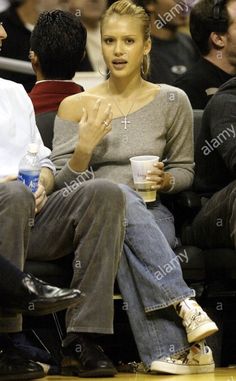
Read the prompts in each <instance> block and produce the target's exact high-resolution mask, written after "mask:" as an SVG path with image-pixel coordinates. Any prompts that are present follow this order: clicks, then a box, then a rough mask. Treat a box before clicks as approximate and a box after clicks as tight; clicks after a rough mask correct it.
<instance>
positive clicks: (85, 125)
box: [78, 99, 113, 154]
mask: <svg viewBox="0 0 236 381" xmlns="http://www.w3.org/2000/svg"><path fill="white" fill-rule="evenodd" d="M112 116H113V114H112V111H111V105H110V104H108V105H107V103H105V101H102V100H101V99H98V100H97V101H96V102H95V104H94V106H93V107H92V109H91V111H89V112H88V111H87V109H85V108H83V113H82V117H81V119H80V122H79V139H78V146H79V149H80V150H82V151H83V152H86V153H88V154H91V153H92V152H93V150H94V149H95V147H96V146H97V145H98V144H99V143H100V142H101V140H102V139H103V138H104V136H106V135H107V134H108V133H109V132H110V131H111V121H112Z"/></svg>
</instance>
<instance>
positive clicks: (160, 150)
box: [51, 85, 194, 193]
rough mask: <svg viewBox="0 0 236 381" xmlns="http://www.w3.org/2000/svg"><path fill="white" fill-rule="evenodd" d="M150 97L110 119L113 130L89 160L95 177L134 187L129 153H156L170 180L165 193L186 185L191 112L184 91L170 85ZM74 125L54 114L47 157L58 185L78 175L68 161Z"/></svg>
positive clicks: (189, 170)
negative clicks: (54, 118)
mask: <svg viewBox="0 0 236 381" xmlns="http://www.w3.org/2000/svg"><path fill="white" fill-rule="evenodd" d="M160 86H161V89H160V91H159V92H158V93H157V95H156V96H155V98H154V99H153V100H152V101H151V102H149V103H148V104H146V105H144V106H143V107H141V108H140V109H139V110H137V111H135V112H132V113H130V114H129V115H128V117H127V118H128V120H129V122H130V123H129V124H128V125H127V129H125V128H124V124H123V123H122V121H123V120H124V117H119V118H115V119H113V121H112V131H111V132H110V133H109V134H108V135H106V137H105V138H104V139H103V141H102V142H101V143H100V144H99V145H98V146H97V147H96V149H95V151H94V153H93V156H92V159H91V163H90V165H91V166H92V168H93V171H94V173H95V176H96V178H106V179H109V180H112V181H114V182H116V183H123V184H127V185H130V186H131V187H133V181H132V174H131V167H130V161H129V158H130V157H132V156H137V155H157V156H160V159H161V160H165V159H166V160H167V161H166V165H165V170H166V171H167V172H170V173H171V174H172V175H173V176H174V178H175V182H174V185H173V187H172V189H171V190H170V193H176V192H179V191H181V190H183V189H186V188H188V187H190V186H191V184H192V182H193V175H194V171H193V168H194V163H193V131H192V125H193V116H192V109H191V106H190V103H189V100H188V98H187V96H186V94H185V93H184V92H183V91H182V90H180V89H178V88H175V87H172V86H168V85H160ZM78 128H79V127H78V124H77V123H73V122H70V121H65V120H62V119H60V118H58V117H56V120H55V126H54V140H53V151H52V156H51V159H52V161H53V163H54V164H55V166H56V168H57V171H58V172H57V176H56V184H57V187H58V188H62V187H63V186H65V183H67V184H68V185H69V184H70V183H71V182H72V181H73V180H74V179H76V177H78V175H79V174H78V173H76V172H74V171H72V170H71V169H70V167H69V165H68V164H67V162H68V160H69V159H70V157H71V155H72V153H73V151H74V148H75V145H76V143H77V139H78Z"/></svg>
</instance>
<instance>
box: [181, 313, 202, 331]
mask: <svg viewBox="0 0 236 381" xmlns="http://www.w3.org/2000/svg"><path fill="white" fill-rule="evenodd" d="M186 315H187V314H186ZM188 315H189V316H185V317H184V319H183V326H184V327H186V328H187V327H189V326H192V325H194V326H195V325H199V323H201V322H202V321H203V320H205V319H206V318H207V314H206V313H205V312H204V311H203V310H202V311H199V310H197V309H196V310H195V312H193V313H192V312H191V311H190V312H189V314H188ZM192 328H194V327H192Z"/></svg>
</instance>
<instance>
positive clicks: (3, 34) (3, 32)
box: [0, 22, 7, 50]
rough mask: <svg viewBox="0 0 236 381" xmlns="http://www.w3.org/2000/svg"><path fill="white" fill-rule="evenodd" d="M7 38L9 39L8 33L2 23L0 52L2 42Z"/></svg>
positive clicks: (0, 25)
mask: <svg viewBox="0 0 236 381" xmlns="http://www.w3.org/2000/svg"><path fill="white" fill-rule="evenodd" d="M5 38H7V33H6V31H5V29H4V27H3V25H2V23H1V22H0V50H1V47H2V41H3V40H5Z"/></svg>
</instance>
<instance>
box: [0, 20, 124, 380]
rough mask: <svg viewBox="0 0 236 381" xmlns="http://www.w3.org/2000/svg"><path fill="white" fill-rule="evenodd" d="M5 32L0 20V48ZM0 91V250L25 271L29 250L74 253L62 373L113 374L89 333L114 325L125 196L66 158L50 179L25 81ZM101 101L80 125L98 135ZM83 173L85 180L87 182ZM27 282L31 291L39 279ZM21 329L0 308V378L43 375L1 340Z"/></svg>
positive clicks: (34, 255)
mask: <svg viewBox="0 0 236 381" xmlns="http://www.w3.org/2000/svg"><path fill="white" fill-rule="evenodd" d="M6 37H7V34H6V32H5V29H4V28H3V26H2V24H1V23H0V47H1V46H2V40H4V39H5V38H6ZM0 93H1V99H0V115H1V118H0V253H1V255H2V256H4V258H6V259H8V260H9V261H10V262H11V263H13V264H14V265H15V266H16V267H18V268H20V269H21V270H22V269H23V266H24V262H25V258H26V255H27V258H30V259H32V260H39V261H43V260H46V261H50V260H53V259H56V258H60V257H64V256H66V255H68V254H71V253H73V252H74V261H73V276H72V282H71V286H72V287H73V288H76V289H78V288H80V289H81V291H82V292H83V293H84V294H86V297H85V298H83V299H81V303H80V306H79V308H78V309H77V308H76V307H75V308H74V307H73V308H69V309H68V311H67V316H66V329H67V335H66V338H65V340H64V341H63V348H62V352H63V363H62V368H63V374H65V375H66V374H67V375H68V374H72V373H73V374H74V375H79V376H84V377H97V376H113V375H114V374H115V373H116V370H115V368H114V366H113V364H112V363H111V361H110V360H109V359H108V358H107V357H106V355H105V354H104V352H103V351H102V349H101V348H100V347H99V346H97V345H96V344H95V343H94V341H93V340H94V338H93V335H91V334H95V335H96V334H101V333H104V334H108V333H112V330H113V288H114V279H115V275H116V271H117V267H118V262H119V259H120V255H121V250H122V246H123V236H124V207H125V206H124V196H123V194H122V191H121V190H120V189H119V187H118V186H116V185H115V184H113V183H112V182H108V181H105V180H93V176H92V175H93V174H92V172H90V171H86V172H83V171H80V169H79V168H77V169H78V170H73V169H71V166H72V165H71V164H70V163H71V162H68V164H66V165H65V166H64V167H63V169H62V170H61V171H59V172H58V174H57V175H56V176H55V177H54V173H55V167H54V165H53V164H52V162H51V161H50V160H49V158H48V156H49V155H50V150H49V149H48V148H46V147H45V146H44V144H43V142H42V139H41V136H40V134H39V131H38V129H37V126H36V123H35V117H34V111H33V106H32V102H31V101H30V99H29V97H28V96H27V94H26V92H25V91H24V89H23V87H22V85H20V84H17V83H14V82H12V81H8V80H4V79H2V78H0ZM101 103H102V102H100V103H99V102H97V103H96V104H95V106H94V113H93V115H92V116H91V117H90V118H84V128H90V126H91V125H93V126H94V125H96V126H97V128H98V130H97V131H98V135H97V138H98V139H99V138H102V137H103V136H105V135H106V134H107V133H108V132H109V131H110V129H107V126H109V124H110V122H111V109H110V107H109V106H107V105H104V107H106V109H105V111H102V110H101ZM80 125H81V126H83V121H81V122H80ZM32 142H33V143H36V144H37V146H38V151H39V152H38V156H39V159H40V164H41V172H40V177H39V180H40V181H39V186H38V189H37V191H36V193H34V194H33V193H32V192H31V191H30V190H29V189H28V188H27V187H26V186H25V185H24V184H22V183H21V182H19V181H14V180H15V179H16V176H17V173H18V167H19V161H20V159H21V158H22V156H23V155H24V154H25V153H26V150H27V147H28V145H29V144H30V143H32ZM85 155H86V153H85ZM72 164H73V163H72ZM72 168H73V166H72ZM88 177H89V178H90V180H89V181H85V180H87V179H88ZM11 180H12V181H11ZM54 183H55V189H56V190H55V191H54ZM114 205H115V207H114ZM104 219H105V220H106V221H105V223H104ZM32 222H33V223H32ZM32 225H33V226H32ZM111 237H112V238H111ZM30 281H32V284H31V290H32V289H33V288H34V286H35V284H36V283H37V281H35V280H32V279H30ZM40 289H41V290H42V289H43V286H42V287H40ZM32 291H33V290H32ZM31 295H34V294H33V293H32V294H31ZM8 307H9V306H8ZM18 311H19V309H18ZM21 329H22V317H21V315H19V314H16V313H13V314H6V313H4V312H3V311H2V310H0V333H1V334H2V333H3V334H4V335H3V337H2V335H0V380H5V381H6V380H19V379H21V380H23V379H33V378H38V377H42V376H43V375H44V372H43V371H42V368H41V367H40V366H39V365H38V364H36V363H33V364H32V362H31V361H30V360H28V358H22V355H21V358H20V359H19V355H18V353H17V354H16V351H15V349H14V348H10V350H9V345H8V342H7V343H5V340H4V336H5V333H9V332H12V333H14V332H19V331H21ZM7 341H8V340H7Z"/></svg>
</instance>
